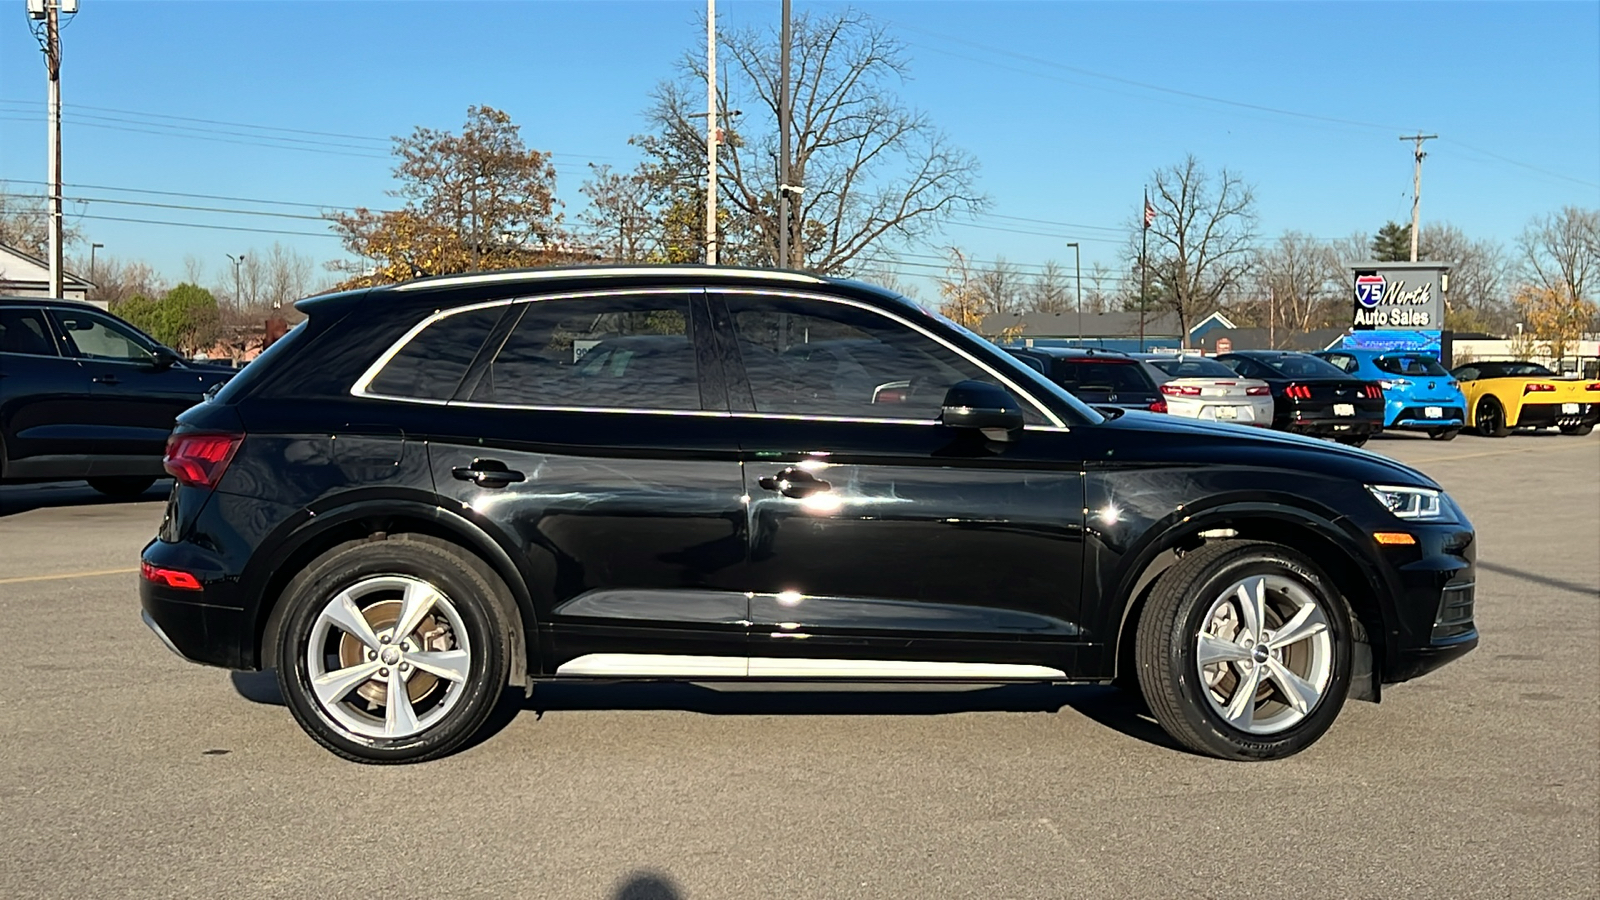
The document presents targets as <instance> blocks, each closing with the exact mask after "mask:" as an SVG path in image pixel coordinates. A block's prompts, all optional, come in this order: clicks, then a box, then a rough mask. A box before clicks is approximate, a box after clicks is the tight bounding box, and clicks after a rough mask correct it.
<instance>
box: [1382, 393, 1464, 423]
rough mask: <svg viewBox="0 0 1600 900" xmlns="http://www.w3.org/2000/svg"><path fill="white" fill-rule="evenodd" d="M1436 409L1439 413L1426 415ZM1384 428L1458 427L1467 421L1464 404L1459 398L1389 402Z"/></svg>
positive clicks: (1408, 399)
mask: <svg viewBox="0 0 1600 900" xmlns="http://www.w3.org/2000/svg"><path fill="white" fill-rule="evenodd" d="M1429 409H1436V410H1438V411H1439V415H1437V416H1430V415H1428V410H1429ZM1387 419H1388V424H1386V425H1385V426H1384V427H1385V428H1425V429H1433V428H1460V427H1462V426H1463V425H1465V424H1466V423H1467V411H1466V405H1465V404H1464V403H1463V402H1462V401H1461V400H1459V399H1451V400H1434V401H1430V400H1414V399H1410V398H1407V399H1406V400H1405V401H1404V402H1397V403H1390V404H1389V408H1388V413H1387Z"/></svg>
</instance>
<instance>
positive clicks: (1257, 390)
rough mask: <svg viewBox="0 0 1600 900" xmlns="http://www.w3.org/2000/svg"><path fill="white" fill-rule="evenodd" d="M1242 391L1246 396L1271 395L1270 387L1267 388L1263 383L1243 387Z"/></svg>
mask: <svg viewBox="0 0 1600 900" xmlns="http://www.w3.org/2000/svg"><path fill="white" fill-rule="evenodd" d="M1244 392H1245V395H1246V396H1248V397H1270V396H1272V388H1269V387H1267V386H1266V385H1264V384H1263V385H1258V386H1256V387H1251V388H1245V389H1244Z"/></svg>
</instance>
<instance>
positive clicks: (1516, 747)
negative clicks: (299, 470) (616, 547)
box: [0, 434, 1600, 900]
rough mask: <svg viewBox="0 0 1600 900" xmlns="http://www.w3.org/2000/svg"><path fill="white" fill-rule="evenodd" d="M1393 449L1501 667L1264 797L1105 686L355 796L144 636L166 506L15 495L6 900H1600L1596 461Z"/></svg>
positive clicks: (579, 713)
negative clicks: (1440, 509) (1456, 537)
mask: <svg viewBox="0 0 1600 900" xmlns="http://www.w3.org/2000/svg"><path fill="white" fill-rule="evenodd" d="M1368 449H1371V450H1376V451H1378V452H1381V453H1385V454H1388V455H1392V456H1395V457H1397V458H1399V459H1402V460H1405V461H1407V462H1409V463H1412V464H1414V465H1417V466H1419V467H1420V468H1422V469H1423V470H1424V471H1426V472H1428V473H1429V474H1431V475H1432V476H1434V477H1435V478H1437V479H1438V480H1439V481H1440V482H1441V483H1443V484H1444V486H1445V487H1446V488H1447V489H1448V490H1449V491H1450V492H1451V493H1452V495H1454V496H1455V497H1456V498H1457V499H1458V500H1459V501H1460V502H1461V503H1462V504H1463V506H1464V507H1465V508H1466V509H1467V511H1468V512H1469V514H1470V515H1471V516H1472V518H1473V521H1474V524H1475V525H1476V526H1477V528H1478V531H1479V535H1480V541H1481V543H1480V549H1479V558H1480V572H1479V590H1478V624H1479V628H1480V631H1481V633H1482V637H1483V643H1482V645H1481V646H1480V648H1479V649H1478V651H1477V652H1475V653H1473V654H1471V655H1469V656H1468V657H1466V658H1465V659H1464V660H1462V661H1460V662H1458V663H1456V664H1454V665H1451V666H1448V667H1446V668H1444V669H1442V670H1440V671H1439V672H1436V673H1434V674H1432V675H1429V676H1427V677H1424V678H1423V679H1420V680H1418V681H1415V682H1412V683H1409V684H1406V685H1401V686H1398V687H1394V688H1392V689H1389V690H1388V691H1386V695H1385V698H1384V702H1383V703H1382V704H1381V705H1378V706H1374V705H1371V704H1366V703H1352V704H1351V705H1349V706H1348V707H1347V708H1346V710H1345V712H1344V714H1343V715H1342V716H1341V718H1340V719H1339V722H1338V723H1337V724H1336V725H1335V726H1334V728H1333V730H1332V731H1331V732H1329V734H1328V735H1327V736H1326V737H1324V738H1323V739H1322V741H1321V742H1320V743H1319V744H1317V745H1316V746H1314V747H1313V748H1312V749H1311V750H1309V751H1307V752H1306V753H1304V754H1301V755H1300V756H1297V757H1295V758H1292V759H1290V760H1287V761H1283V762H1278V763H1270V764H1255V765H1246V764H1238V763H1227V762H1219V761H1215V760H1210V759H1203V758H1200V757H1196V756H1193V755H1189V754H1187V753H1184V752H1181V751H1179V750H1176V749H1173V748H1172V746H1171V745H1170V744H1168V743H1167V742H1166V740H1165V738H1164V737H1163V736H1162V735H1161V732H1160V731H1159V729H1157V728H1156V726H1155V725H1154V724H1152V723H1151V722H1149V721H1147V720H1145V719H1142V718H1140V717H1139V716H1138V715H1137V714H1136V713H1135V711H1134V710H1133V709H1132V708H1131V707H1129V706H1127V705H1126V704H1124V703H1123V702H1122V701H1120V700H1119V699H1118V698H1117V697H1116V696H1115V695H1114V694H1113V693H1112V692H1111V691H1110V690H1109V689H1104V688H1097V687H1072V688H1068V687H1061V688H1053V687H1042V688H1032V687H1028V688H997V689H991V690H983V691H970V692H965V693H945V692H940V693H931V692H918V693H903V694H883V693H849V692H838V693H826V694H823V693H812V692H806V693H767V692H761V693H751V692H740V693H719V692H711V691H707V690H703V689H699V688H693V687H655V686H633V687H604V688H599V687H593V688H580V687H563V688H559V689H549V690H541V691H540V692H539V694H538V695H537V696H536V697H535V698H534V699H533V700H530V701H529V702H528V703H527V704H526V706H525V709H524V710H523V711H522V712H521V713H520V714H519V715H517V716H516V717H515V718H514V719H512V720H511V721H509V722H508V723H507V724H505V725H504V727H503V728H502V730H500V731H499V733H497V734H495V735H494V736H492V737H491V738H490V739H488V740H487V741H485V742H483V743H481V744H479V745H477V746H475V747H473V748H471V749H469V750H467V751H465V752H463V753H461V754H458V755H456V756H454V757H451V758H448V759H445V760H443V761H440V762H436V763H430V764H427V765H424V766H412V767H401V768H376V767H365V766H358V765H354V764H350V763H345V762H341V761H339V760H338V759H336V758H335V757H333V756H332V755H330V754H328V753H326V752H324V751H322V750H321V749H319V748H318V747H317V746H316V745H314V744H313V743H312V742H311V740H310V739H308V738H306V737H305V736H303V735H302V734H301V733H300V731H299V729H298V728H296V727H295V725H294V723H293V721H292V720H291V718H290V716H289V714H288V712H287V711H286V710H284V709H283V708H282V707H281V706H278V705H277V697H276V688H275V686H274V683H273V681H272V678H271V677H270V676H266V675H250V676H230V674H229V673H227V672H224V671H221V670H216V669H206V668H201V667H198V666H194V665H190V664H187V663H185V662H183V661H181V660H179V659H178V658H176V657H174V656H173V655H171V654H170V653H168V652H167V651H166V650H165V649H163V648H162V647H161V645H160V644H159V643H158V642H157V640H156V638H155V637H154V636H153V635H152V634H150V633H149V632H148V631H147V630H146V629H145V627H144V626H143V625H142V624H140V622H139V617H138V614H137V608H138V604H137V595H136V586H135V578H136V575H135V574H134V566H136V565H137V554H138V550H139V548H140V547H141V546H142V545H143V544H144V543H145V541H146V540H148V538H149V537H150V535H151V534H152V533H153V532H154V530H155V528H156V525H157V524H158V521H159V518H160V515H161V508H162V503H161V501H162V498H163V487H162V486H158V487H157V488H156V489H153V490H152V491H151V492H150V493H148V494H147V495H146V496H145V498H143V499H142V500H140V501H138V502H129V503H114V502H107V501H104V500H102V499H100V498H98V496H97V495H95V494H93V492H92V491H89V490H88V488H87V487H83V486H81V485H80V486H71V485H46V486H37V487H7V488H0V622H3V623H4V625H5V641H4V646H5V648H6V649H5V651H4V656H3V658H4V660H5V661H4V663H3V665H0V672H3V674H4V678H5V685H4V687H3V688H0V760H3V764H0V847H3V848H4V850H3V854H0V861H3V862H0V897H6V898H10V897H16V898H36V897H41V898H42V897H257V896H260V897H278V896H282V897H308V896H333V897H345V896H349V897H358V896H359V897H384V898H402V897H420V896H444V897H452V898H455V897H516V898H533V897H563V898H565V897H574V898H626V900H644V898H666V897H677V898H689V897H697V898H713V897H715V898H722V897H752V898H753V897H863V898H943V897H982V898H999V897H1039V898H1059V897H1069V896H1085V897H1180V896H1181V897H1221V896H1251V897H1261V896H1267V897H1274V898H1285V897H1318V898H1324V897H1384V898H1388V897H1398V896H1415V897H1451V898H1465V897H1519V898H1520V897H1535V896H1537V897H1592V896H1596V895H1597V893H1600V778H1597V776H1600V650H1597V642H1600V435H1591V436H1589V437H1586V438H1573V437H1566V436H1560V435H1555V434H1541V435H1518V436H1513V437H1511V438H1507V439H1505V440H1487V439H1481V438H1472V437H1463V438H1461V439H1459V440H1456V441H1453V442H1451V443H1445V444H1441V443H1436V442H1431V441H1428V440H1426V439H1421V438H1410V437H1396V438H1385V439H1380V440H1376V441H1374V442H1372V443H1371V444H1369V445H1368Z"/></svg>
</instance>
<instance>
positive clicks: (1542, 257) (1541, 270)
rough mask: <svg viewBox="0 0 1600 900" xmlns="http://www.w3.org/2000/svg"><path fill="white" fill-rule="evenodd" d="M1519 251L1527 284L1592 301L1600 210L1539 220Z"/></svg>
mask: <svg viewBox="0 0 1600 900" xmlns="http://www.w3.org/2000/svg"><path fill="white" fill-rule="evenodd" d="M1517 251H1518V256H1519V259H1518V262H1519V263H1520V267H1521V272H1520V273H1519V274H1520V276H1521V279H1522V281H1523V282H1524V283H1525V284H1528V285H1532V286H1534V287H1538V288H1543V289H1545V290H1547V291H1556V292H1559V293H1560V294H1561V295H1562V296H1564V297H1565V298H1567V299H1569V300H1573V301H1578V302H1582V301H1585V300H1592V299H1593V296H1592V292H1593V290H1594V285H1595V280H1596V279H1597V278H1600V210H1596V209H1580V208H1578V207H1576V206H1566V207H1562V209H1561V211H1560V212H1554V213H1549V214H1547V215H1543V216H1538V217H1536V218H1535V219H1534V220H1533V221H1532V222H1530V223H1528V227H1527V228H1526V229H1525V230H1524V231H1523V232H1522V238H1521V239H1520V240H1519V241H1518V244H1517ZM1451 288H1452V290H1453V289H1454V285H1453V284H1452V285H1451Z"/></svg>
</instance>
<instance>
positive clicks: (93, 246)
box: [89, 244, 105, 293]
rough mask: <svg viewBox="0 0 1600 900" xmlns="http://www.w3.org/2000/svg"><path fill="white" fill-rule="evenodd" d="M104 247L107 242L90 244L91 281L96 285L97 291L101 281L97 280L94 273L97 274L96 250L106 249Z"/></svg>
mask: <svg viewBox="0 0 1600 900" xmlns="http://www.w3.org/2000/svg"><path fill="white" fill-rule="evenodd" d="M104 247H105V244H90V245H89V283H90V284H92V285H94V289H95V291H96V292H97V293H98V292H99V290H100V283H99V282H98V281H96V280H95V277H94V275H95V272H94V252H95V251H96V250H101V249H104Z"/></svg>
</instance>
